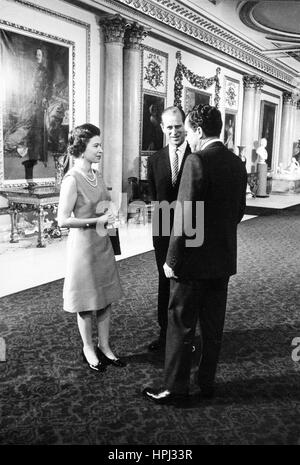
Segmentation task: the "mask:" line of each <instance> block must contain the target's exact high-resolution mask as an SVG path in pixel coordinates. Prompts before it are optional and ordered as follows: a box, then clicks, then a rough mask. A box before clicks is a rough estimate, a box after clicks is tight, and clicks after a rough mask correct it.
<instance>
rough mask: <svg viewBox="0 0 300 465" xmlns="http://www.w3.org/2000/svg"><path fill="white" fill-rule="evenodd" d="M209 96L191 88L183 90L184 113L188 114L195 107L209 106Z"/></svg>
mask: <svg viewBox="0 0 300 465" xmlns="http://www.w3.org/2000/svg"><path fill="white" fill-rule="evenodd" d="M211 98H212V96H211V94H209V93H208V92H204V91H201V90H198V89H193V88H191V87H185V89H184V112H185V114H187V113H189V111H191V110H192V109H193V107H194V106H195V105H201V104H211Z"/></svg>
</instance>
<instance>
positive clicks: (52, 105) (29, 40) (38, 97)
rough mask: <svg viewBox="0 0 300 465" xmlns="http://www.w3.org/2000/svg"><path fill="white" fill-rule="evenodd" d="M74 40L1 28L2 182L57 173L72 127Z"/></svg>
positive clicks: (41, 180)
mask: <svg viewBox="0 0 300 465" xmlns="http://www.w3.org/2000/svg"><path fill="white" fill-rule="evenodd" d="M46 39H47V40H46ZM71 44H72V43H68V42H65V41H64V42H62V43H59V41H58V39H57V40H54V38H52V37H51V36H46V35H45V34H41V36H39V35H38V34H37V33H36V32H35V34H32V35H31V34H30V35H28V31H27V35H24V34H22V33H21V32H19V31H18V32H13V31H11V30H5V29H0V50H1V57H0V59H1V70H2V71H1V89H2V95H1V108H0V111H1V114H0V117H1V120H0V123H1V128H0V130H1V136H2V137H1V144H0V176H1V177H0V186H1V185H2V186H7V185H16V184H18V185H19V184H20V185H22V182H28V181H29V180H33V181H36V182H37V183H42V184H43V183H46V182H49V181H51V180H53V179H54V177H55V157H57V156H59V155H63V154H64V152H65V150H66V146H67V139H68V132H69V124H70V122H69V113H70V105H69V94H70V91H69V88H70V86H69V75H70V71H69V66H70V64H69V63H70V62H69V53H70V46H71Z"/></svg>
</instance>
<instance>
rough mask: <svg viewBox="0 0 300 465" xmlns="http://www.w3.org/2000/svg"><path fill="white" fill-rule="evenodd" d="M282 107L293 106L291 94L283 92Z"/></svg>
mask: <svg viewBox="0 0 300 465" xmlns="http://www.w3.org/2000/svg"><path fill="white" fill-rule="evenodd" d="M282 99H283V105H293V95H292V93H291V92H283V94H282Z"/></svg>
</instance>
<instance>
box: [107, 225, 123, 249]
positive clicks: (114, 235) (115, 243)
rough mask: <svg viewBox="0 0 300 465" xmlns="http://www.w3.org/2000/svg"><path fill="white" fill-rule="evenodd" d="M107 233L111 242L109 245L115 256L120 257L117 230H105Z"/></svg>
mask: <svg viewBox="0 0 300 465" xmlns="http://www.w3.org/2000/svg"><path fill="white" fill-rule="evenodd" d="M107 232H108V235H109V238H110V241H111V245H112V248H113V251H114V254H115V255H121V246H120V238H119V229H118V228H107Z"/></svg>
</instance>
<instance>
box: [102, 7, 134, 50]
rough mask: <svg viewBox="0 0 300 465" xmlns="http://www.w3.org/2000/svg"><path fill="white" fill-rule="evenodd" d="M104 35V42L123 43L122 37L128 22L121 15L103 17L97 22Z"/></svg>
mask: <svg viewBox="0 0 300 465" xmlns="http://www.w3.org/2000/svg"><path fill="white" fill-rule="evenodd" d="M99 25H100V26H101V27H102V30H103V34H104V42H105V43H108V42H115V43H119V44H122V45H123V43H124V36H125V31H126V27H127V26H128V21H127V20H126V19H125V18H123V17H122V16H121V15H118V14H116V15H112V14H109V15H104V16H102V17H101V19H100V21H99Z"/></svg>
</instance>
